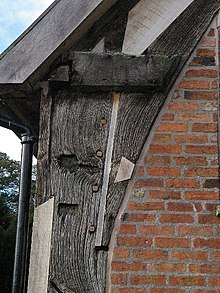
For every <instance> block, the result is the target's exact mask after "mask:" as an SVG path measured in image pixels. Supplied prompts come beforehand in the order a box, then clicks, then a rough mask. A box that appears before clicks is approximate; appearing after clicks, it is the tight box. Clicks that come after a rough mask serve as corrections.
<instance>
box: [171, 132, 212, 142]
mask: <svg viewBox="0 0 220 293" xmlns="http://www.w3.org/2000/svg"><path fill="white" fill-rule="evenodd" d="M174 141H175V142H177V143H198V144H203V143H207V142H208V135H206V134H205V135H195V134H188V135H174Z"/></svg>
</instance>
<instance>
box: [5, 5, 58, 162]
mask: <svg viewBox="0 0 220 293" xmlns="http://www.w3.org/2000/svg"><path fill="white" fill-rule="evenodd" d="M52 2H53V0H10V1H8V0H0V53H2V52H3V51H4V50H5V49H6V48H7V47H8V46H9V45H10V44H11V43H12V42H13V41H15V40H16V39H17V37H19V36H20V35H21V34H22V32H23V31H24V30H26V28H28V27H29V25H31V24H32V23H33V21H34V20H35V19H36V18H37V17H38V16H39V15H41V13H42V12H43V11H44V10H45V9H47V7H48V6H49V5H50V4H51V3H52ZM0 152H4V153H7V154H8V156H9V157H10V158H11V159H14V160H17V161H19V160H20V157H21V143H20V140H19V138H18V137H17V136H16V135H15V134H14V133H13V132H12V131H11V130H7V129H4V128H2V127H0Z"/></svg>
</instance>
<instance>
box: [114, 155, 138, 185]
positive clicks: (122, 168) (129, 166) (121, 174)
mask: <svg viewBox="0 0 220 293" xmlns="http://www.w3.org/2000/svg"><path fill="white" fill-rule="evenodd" d="M134 166H135V165H134V164H133V163H132V162H131V161H129V160H128V159H126V158H125V157H122V158H121V162H120V165H119V169H118V173H117V176H116V178H115V183H117V182H121V181H125V180H129V179H130V178H131V176H132V173H133V170H134Z"/></svg>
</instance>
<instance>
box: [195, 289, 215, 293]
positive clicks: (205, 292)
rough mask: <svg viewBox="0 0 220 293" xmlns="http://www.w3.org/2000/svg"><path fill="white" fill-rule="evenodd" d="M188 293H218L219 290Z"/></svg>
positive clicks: (200, 290)
mask: <svg viewBox="0 0 220 293" xmlns="http://www.w3.org/2000/svg"><path fill="white" fill-rule="evenodd" d="M190 293H219V290H202V289H199V290H191V291H190Z"/></svg>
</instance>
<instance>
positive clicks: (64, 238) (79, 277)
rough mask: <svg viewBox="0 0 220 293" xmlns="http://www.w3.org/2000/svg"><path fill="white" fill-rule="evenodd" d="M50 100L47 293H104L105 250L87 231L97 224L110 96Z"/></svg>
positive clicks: (67, 94) (59, 95)
mask: <svg viewBox="0 0 220 293" xmlns="http://www.w3.org/2000/svg"><path fill="white" fill-rule="evenodd" d="M50 97H51V98H52V100H53V106H52V108H51V111H50V113H51V114H49V115H50V116H51V117H52V120H50V118H49V117H48V116H49V115H48V114H47V113H46V112H44V115H45V119H49V120H50V127H51V130H52V131H51V138H50V139H51V149H50V154H51V156H50V174H51V176H50V178H49V177H47V178H45V179H44V180H45V181H48V180H49V182H50V184H51V194H53V195H54V199H55V215H56V217H55V218H54V224H53V236H52V247H53V249H52V254H51V265H50V278H49V282H50V292H65V290H67V292H91V293H92V292H98V293H103V292H105V267H104V266H103V264H105V263H106V258H107V251H97V250H96V249H95V235H96V233H95V231H94V229H91V228H93V227H95V229H96V227H97V226H96V225H97V221H98V212H99V203H100V198H101V185H102V181H103V171H104V159H105V153H106V146H107V140H108V133H109V125H110V121H111V112H112V96H111V94H80V93H73V91H71V90H70V89H69V90H68V91H66V89H65V90H64V89H62V90H59V91H57V90H54V92H53V91H50V93H49V97H48V99H50ZM44 103H46V100H45V101H44ZM52 109H53V110H52ZM103 121H106V123H104V124H103ZM61 125H62V126H61ZM42 179H43V178H42ZM42 179H41V180H42ZM45 185H47V184H46V183H45ZM94 186H97V187H98V188H94ZM56 288H59V289H56ZM59 290H60V291H59Z"/></svg>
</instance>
